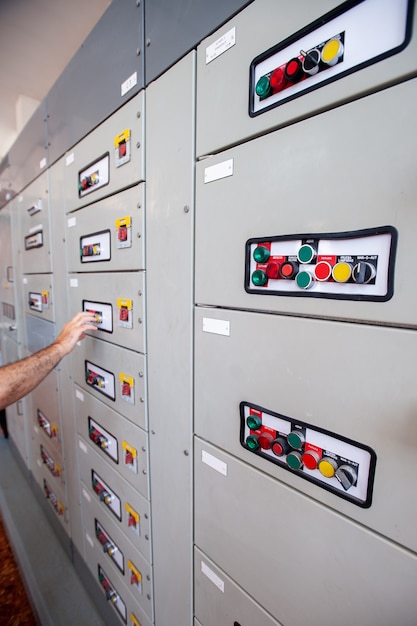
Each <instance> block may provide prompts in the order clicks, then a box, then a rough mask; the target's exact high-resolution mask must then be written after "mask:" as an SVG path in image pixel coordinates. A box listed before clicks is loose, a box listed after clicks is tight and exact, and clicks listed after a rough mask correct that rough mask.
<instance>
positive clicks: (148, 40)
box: [146, 38, 151, 48]
mask: <svg viewBox="0 0 417 626" xmlns="http://www.w3.org/2000/svg"><path fill="white" fill-rule="evenodd" d="M146 45H147V47H148V48H149V46H150V45H151V40H150V39H149V38H148V39H147V40H146Z"/></svg>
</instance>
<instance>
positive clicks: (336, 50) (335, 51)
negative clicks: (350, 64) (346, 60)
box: [321, 39, 343, 66]
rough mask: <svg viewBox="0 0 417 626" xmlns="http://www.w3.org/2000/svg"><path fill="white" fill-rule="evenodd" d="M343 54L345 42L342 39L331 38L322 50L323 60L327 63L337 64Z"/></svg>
mask: <svg viewBox="0 0 417 626" xmlns="http://www.w3.org/2000/svg"><path fill="white" fill-rule="evenodd" d="M342 54H343V44H342V42H341V41H340V39H329V41H328V42H327V43H325V44H324V46H323V50H322V51H321V60H322V61H323V63H326V65H330V66H331V65H336V63H337V62H338V60H339V59H340V57H341V56H342Z"/></svg>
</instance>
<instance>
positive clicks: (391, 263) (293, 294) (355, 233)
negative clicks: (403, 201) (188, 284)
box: [244, 226, 398, 302]
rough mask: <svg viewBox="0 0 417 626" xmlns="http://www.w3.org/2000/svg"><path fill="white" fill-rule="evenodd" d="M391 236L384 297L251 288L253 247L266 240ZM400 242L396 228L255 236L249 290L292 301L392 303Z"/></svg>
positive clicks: (247, 262)
mask: <svg viewBox="0 0 417 626" xmlns="http://www.w3.org/2000/svg"><path fill="white" fill-rule="evenodd" d="M387 234H389V235H391V247H390V253H389V260H388V284H387V293H386V294H385V295H384V296H375V295H374V296H373V295H367V294H344V293H340V294H329V293H322V292H320V293H317V292H315V291H314V290H312V291H309V290H300V291H290V292H289V291H281V290H271V289H268V290H267V289H258V288H251V287H250V286H249V285H250V262H251V256H250V247H251V245H252V244H254V243H261V242H264V241H288V240H290V241H293V240H296V239H358V238H361V237H370V236H373V235H387ZM397 243H398V231H397V229H396V228H394V226H379V227H376V228H363V229H361V230H349V231H344V232H336V233H302V234H296V235H276V236H268V235H267V236H265V237H252V238H251V239H248V240H247V241H246V244H245V283H244V287H245V291H246V293H249V294H257V295H262V296H287V297H289V298H300V297H302V298H303V297H304V298H306V297H307V298H325V299H327V300H352V301H365V302H387V301H388V300H391V298H392V297H393V295H394V269H395V257H396V251H397Z"/></svg>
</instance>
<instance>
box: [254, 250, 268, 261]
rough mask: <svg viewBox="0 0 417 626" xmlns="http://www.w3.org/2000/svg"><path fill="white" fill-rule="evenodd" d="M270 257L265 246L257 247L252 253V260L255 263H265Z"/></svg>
mask: <svg viewBox="0 0 417 626" xmlns="http://www.w3.org/2000/svg"><path fill="white" fill-rule="evenodd" d="M270 256H271V253H270V251H269V250H268V248H265V246H258V247H257V248H255V250H254V251H253V258H254V259H255V261H256V262H257V263H266V262H267V261H268V259H269V257H270Z"/></svg>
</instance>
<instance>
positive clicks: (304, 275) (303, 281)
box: [295, 270, 313, 289]
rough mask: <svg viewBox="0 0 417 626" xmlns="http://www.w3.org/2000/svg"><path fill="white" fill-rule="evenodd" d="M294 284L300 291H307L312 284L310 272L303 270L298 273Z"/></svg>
mask: <svg viewBox="0 0 417 626" xmlns="http://www.w3.org/2000/svg"><path fill="white" fill-rule="evenodd" d="M295 283H296V285H297V287H299V288H300V289H309V288H310V287H311V286H312V284H313V276H312V274H310V272H307V271H305V270H303V271H302V272H298V274H297V276H296V277H295Z"/></svg>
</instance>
